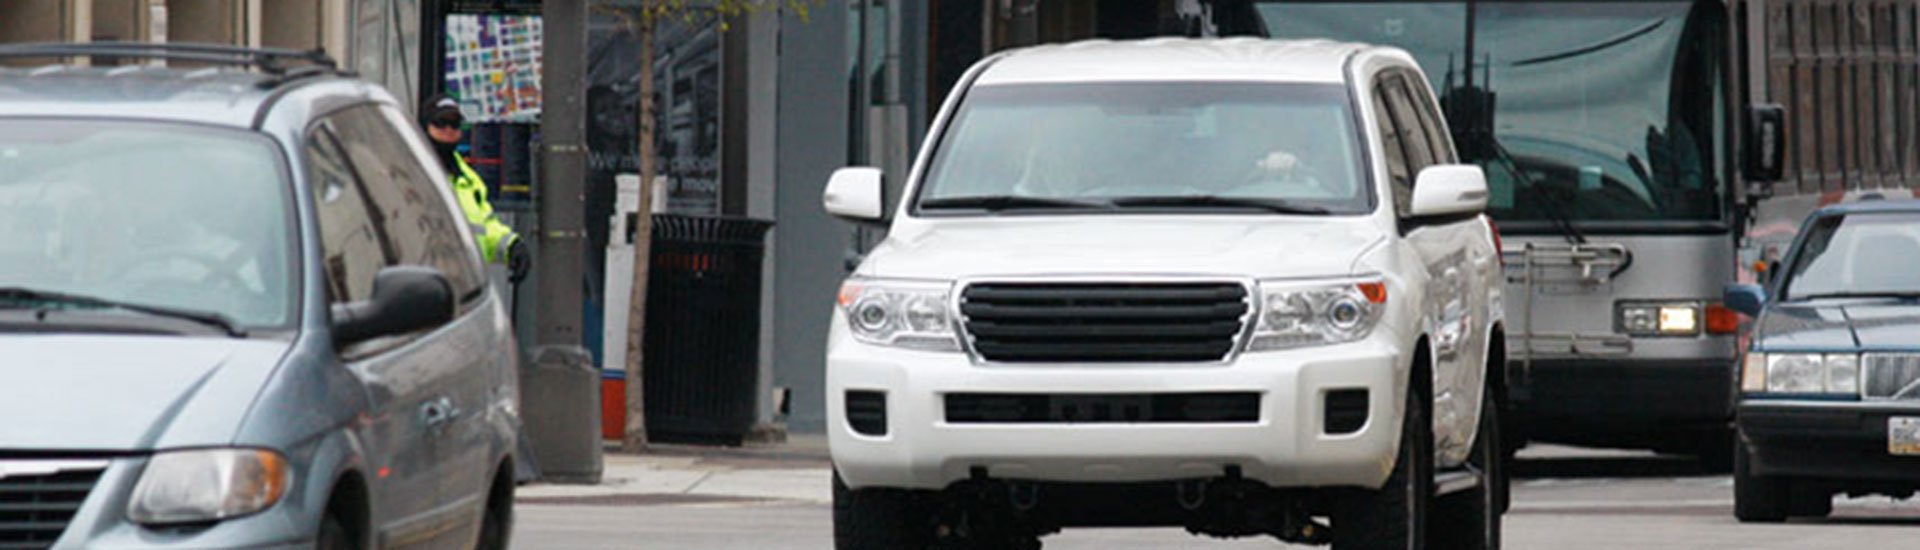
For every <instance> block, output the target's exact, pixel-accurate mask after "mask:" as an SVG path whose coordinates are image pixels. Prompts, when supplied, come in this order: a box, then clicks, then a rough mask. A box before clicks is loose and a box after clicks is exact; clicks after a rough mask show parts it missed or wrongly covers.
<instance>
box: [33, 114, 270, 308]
mask: <svg viewBox="0 0 1920 550" xmlns="http://www.w3.org/2000/svg"><path fill="white" fill-rule="evenodd" d="M280 158H281V156H280V154H279V153H278V152H277V151H276V149H275V148H274V147H273V145H272V142H271V141H269V140H268V139H266V138H264V137H262V136H258V135H254V134H250V133H246V132H241V131H237V130H217V129H209V128H204V127H199V126H189V125H183V124H159V123H141V122H127V121H75V120H51V119H31V120H27V119H11V120H0V288H5V289H12V290H11V292H10V293H7V294H5V296H6V297H7V298H6V299H5V300H0V309H8V308H14V307H33V308H43V307H44V308H55V309H59V308H86V309H110V305H111V304H115V303H117V304H124V305H128V306H132V307H131V308H121V309H122V310H123V311H126V312H128V313H134V312H136V311H138V310H139V309H142V308H141V306H146V307H148V308H160V309H165V310H182V311H191V312H197V313H205V314H211V315H213V316H218V317H222V318H224V319H227V320H231V321H233V322H234V323H236V324H239V325H244V326H281V325H285V324H288V323H289V320H290V317H291V313H290V312H291V310H292V308H293V307H292V306H293V299H292V296H293V294H292V292H291V291H290V287H291V286H292V285H291V279H292V275H291V269H290V267H289V266H290V263H291V253H290V250H291V249H292V246H291V245H290V235H289V232H288V231H289V229H288V228H289V227H291V226H292V225H293V224H292V222H291V216H289V212H290V209H289V208H288V206H287V205H288V201H289V200H290V199H289V197H290V195H289V193H288V184H287V180H286V171H285V170H284V169H283V167H282V166H281V163H280V160H279V159H280ZM29 291H31V292H29ZM63 295H64V296H67V297H65V298H62V297H61V296H63Z"/></svg>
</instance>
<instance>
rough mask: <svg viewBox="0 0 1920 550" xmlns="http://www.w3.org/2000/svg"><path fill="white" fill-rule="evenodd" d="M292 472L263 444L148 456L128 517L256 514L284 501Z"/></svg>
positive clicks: (197, 518)
mask: <svg viewBox="0 0 1920 550" xmlns="http://www.w3.org/2000/svg"><path fill="white" fill-rule="evenodd" d="M292 477H293V476H292V475H291V473H290V472H289V471H288V469H287V460H286V458H283V457H281V456H280V453H276V452H273V451H268V450H264V449H199V450H191V451H172V452H164V453H160V454H156V455H153V458H151V459H149V460H147V468H146V471H145V472H143V473H141V474H140V482H139V483H138V484H136V485H134V488H133V501H132V502H131V503H129V504H128V505H127V517H128V519H132V520H133V521H134V522H135V523H140V524H144V525H162V524H170V523H197V522H205V521H219V520H223V519H230V518H235V517H240V516H244V515H248V514H253V513H257V512H259V511H261V510H265V509H267V508H269V507H272V506H273V505H274V503H276V502H279V501H280V497H282V496H285V495H286V494H287V485H288V484H290V483H292Z"/></svg>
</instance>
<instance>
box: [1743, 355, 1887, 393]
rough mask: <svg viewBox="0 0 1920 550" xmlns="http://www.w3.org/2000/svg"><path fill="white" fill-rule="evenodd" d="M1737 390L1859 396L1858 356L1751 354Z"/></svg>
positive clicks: (1744, 366) (1748, 356)
mask: <svg viewBox="0 0 1920 550" xmlns="http://www.w3.org/2000/svg"><path fill="white" fill-rule="evenodd" d="M1740 371H1741V375H1740V389H1741V390H1742V391H1747V392H1754V393H1758V392H1766V393H1800V394H1813V393H1830V394H1848V395H1851V394H1857V393H1860V356H1859V355H1857V354H1852V353H1828V354H1819V353H1753V352H1749V353H1748V354H1747V358H1746V364H1745V365H1743V366H1742V368H1741V369H1740Z"/></svg>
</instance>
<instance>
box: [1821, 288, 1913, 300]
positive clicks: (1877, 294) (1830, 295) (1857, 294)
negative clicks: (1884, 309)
mask: <svg viewBox="0 0 1920 550" xmlns="http://www.w3.org/2000/svg"><path fill="white" fill-rule="evenodd" d="M1835 298H1904V299H1909V300H1911V299H1915V298H1920V290H1878V291H1852V292H1821V293H1816V294H1808V295H1806V296H1794V297H1793V299H1794V300H1822V299H1835Z"/></svg>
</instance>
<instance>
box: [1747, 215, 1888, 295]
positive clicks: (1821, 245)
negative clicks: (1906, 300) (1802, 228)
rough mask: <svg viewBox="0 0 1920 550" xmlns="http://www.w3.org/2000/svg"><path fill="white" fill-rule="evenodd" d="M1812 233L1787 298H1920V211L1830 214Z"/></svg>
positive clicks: (1791, 275)
mask: <svg viewBox="0 0 1920 550" xmlns="http://www.w3.org/2000/svg"><path fill="white" fill-rule="evenodd" d="M1806 232H1807V235H1806V241H1805V242H1804V243H1802V244H1801V245H1800V251H1799V255H1798V256H1797V257H1796V258H1795V259H1794V260H1793V269H1792V270H1790V271H1788V272H1787V273H1788V277H1789V278H1788V279H1787V291H1786V294H1785V295H1783V296H1781V299H1782V300H1807V299H1817V298H1822V297H1834V298H1839V297H1886V296H1894V297H1901V296H1905V297H1920V276H1916V275H1915V274H1917V273H1920V214H1911V213H1898V214H1894V213H1863V214H1852V215H1848V216H1829V217H1825V218H1821V219H1818V220H1814V222H1813V224H1812V225H1811V226H1809V227H1808V228H1807V229H1806Z"/></svg>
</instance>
